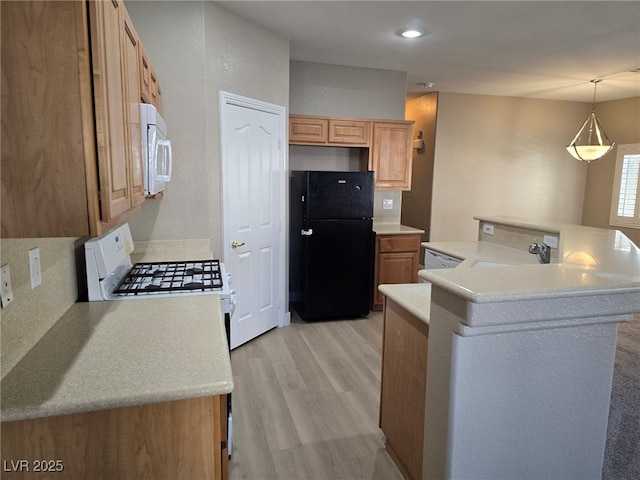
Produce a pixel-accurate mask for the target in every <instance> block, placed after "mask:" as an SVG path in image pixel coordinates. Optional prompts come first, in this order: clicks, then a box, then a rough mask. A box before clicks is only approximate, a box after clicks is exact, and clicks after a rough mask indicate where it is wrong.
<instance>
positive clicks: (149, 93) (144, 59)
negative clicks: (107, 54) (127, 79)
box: [138, 42, 162, 112]
mask: <svg viewBox="0 0 640 480" xmlns="http://www.w3.org/2000/svg"><path fill="white" fill-rule="evenodd" d="M138 61H139V62H140V65H139V77H140V99H141V100H142V101H143V102H144V103H150V104H152V105H154V106H155V107H156V108H157V109H158V111H159V112H162V95H161V92H160V82H159V81H158V76H157V75H156V71H155V69H154V68H153V64H152V63H151V59H150V58H149V55H148V54H147V50H146V49H145V47H144V44H143V43H142V42H138Z"/></svg>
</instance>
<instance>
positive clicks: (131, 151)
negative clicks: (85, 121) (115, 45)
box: [121, 9, 145, 207]
mask: <svg viewBox="0 0 640 480" xmlns="http://www.w3.org/2000/svg"><path fill="white" fill-rule="evenodd" d="M122 14H123V15H122V17H123V18H122V20H121V25H122V27H123V29H124V31H123V32H122V47H123V51H122V58H123V65H124V68H125V75H124V79H125V82H124V90H125V92H124V93H125V104H126V106H127V108H126V110H125V116H126V117H127V119H126V125H127V126H128V131H127V133H128V139H127V142H126V143H127V146H128V150H127V153H128V155H129V157H130V158H129V161H128V163H129V164H130V165H131V175H130V177H129V178H130V182H131V183H130V186H129V188H130V191H131V206H133V207H135V206H137V205H140V204H141V203H142V202H144V198H145V197H144V166H143V161H144V160H143V157H142V141H141V138H142V132H141V125H140V83H139V82H138V78H139V69H138V67H139V56H138V47H139V46H140V45H141V43H140V39H139V37H138V34H137V33H136V30H135V28H134V27H133V22H131V19H130V18H129V14H128V13H127V11H126V10H124V9H123V10H122Z"/></svg>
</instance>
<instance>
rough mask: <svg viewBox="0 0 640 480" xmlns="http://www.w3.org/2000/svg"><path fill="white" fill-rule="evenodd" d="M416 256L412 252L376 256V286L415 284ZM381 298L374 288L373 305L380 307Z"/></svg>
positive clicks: (416, 271) (380, 294) (416, 272)
mask: <svg viewBox="0 0 640 480" xmlns="http://www.w3.org/2000/svg"><path fill="white" fill-rule="evenodd" d="M416 257H417V254H415V253H413V252H399V253H381V254H380V255H378V281H377V284H378V285H382V284H396V283H415V277H416V275H417V274H418V262H417V261H416ZM382 301H383V296H382V293H381V292H380V290H378V289H377V288H376V298H375V304H376V305H380V306H381V305H382Z"/></svg>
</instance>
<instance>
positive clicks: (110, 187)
mask: <svg viewBox="0 0 640 480" xmlns="http://www.w3.org/2000/svg"><path fill="white" fill-rule="evenodd" d="M122 8H123V7H122V4H121V3H120V2H119V1H117V0H111V1H92V2H90V3H89V11H90V15H91V22H90V23H91V47H92V59H93V85H94V95H95V109H96V134H97V139H98V162H99V170H100V192H101V200H102V202H101V213H102V218H103V219H105V220H110V219H112V218H114V217H116V216H117V215H120V214H122V213H124V212H126V211H127V210H129V209H130V208H131V207H132V200H131V191H130V183H129V172H128V163H129V156H130V155H129V154H128V152H127V141H126V140H125V138H126V137H127V135H128V132H127V117H128V115H127V108H126V107H127V103H128V102H126V99H125V89H124V88H123V87H124V83H125V81H126V79H125V74H126V73H125V70H124V68H123V67H124V66H125V65H123V62H121V59H122V58H123V52H122V49H123V48H122V47H123V41H122V30H123V29H122V28H121V18H122ZM136 78H137V76H136Z"/></svg>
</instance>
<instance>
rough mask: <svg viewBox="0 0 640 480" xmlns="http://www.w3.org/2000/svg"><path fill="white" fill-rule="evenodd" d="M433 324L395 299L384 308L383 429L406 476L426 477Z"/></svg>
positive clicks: (381, 397)
mask: <svg viewBox="0 0 640 480" xmlns="http://www.w3.org/2000/svg"><path fill="white" fill-rule="evenodd" d="M428 344H429V327H428V325H427V324H426V323H424V322H423V321H421V320H420V319H418V318H417V317H415V316H414V315H412V314H411V313H409V312H408V311H406V310H405V309H404V308H402V307H401V306H400V305H398V304H397V303H396V302H394V301H393V300H390V299H387V301H386V303H385V309H384V327H383V340H382V380H381V385H380V428H381V429H382V431H383V432H384V434H385V436H386V438H387V442H386V443H387V450H388V451H389V452H391V453H392V458H393V460H394V462H395V463H396V465H397V466H398V468H399V469H400V471H401V472H402V474H403V476H404V477H405V478H410V479H420V478H423V477H422V460H423V458H422V457H423V446H424V416H425V401H426V386H427V349H428Z"/></svg>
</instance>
